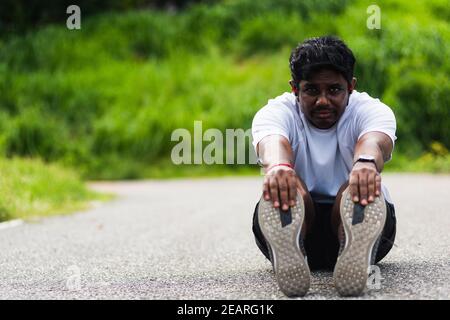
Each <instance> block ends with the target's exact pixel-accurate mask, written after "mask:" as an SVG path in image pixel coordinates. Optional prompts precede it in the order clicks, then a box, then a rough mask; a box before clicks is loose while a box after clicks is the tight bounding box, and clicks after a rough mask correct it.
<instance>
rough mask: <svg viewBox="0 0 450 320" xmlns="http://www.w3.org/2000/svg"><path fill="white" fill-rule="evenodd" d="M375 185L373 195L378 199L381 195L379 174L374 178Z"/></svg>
mask: <svg viewBox="0 0 450 320" xmlns="http://www.w3.org/2000/svg"><path fill="white" fill-rule="evenodd" d="M375 184H376V187H375V194H376V196H377V197H379V196H380V195H381V176H380V175H379V174H377V175H376V177H375Z"/></svg>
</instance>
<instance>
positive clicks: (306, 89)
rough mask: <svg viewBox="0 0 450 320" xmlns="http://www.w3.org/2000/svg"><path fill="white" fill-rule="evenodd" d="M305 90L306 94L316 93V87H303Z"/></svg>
mask: <svg viewBox="0 0 450 320" xmlns="http://www.w3.org/2000/svg"><path fill="white" fill-rule="evenodd" d="M305 92H306V93H308V94H315V93H317V89H316V88H305Z"/></svg>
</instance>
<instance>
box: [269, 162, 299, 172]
mask: <svg viewBox="0 0 450 320" xmlns="http://www.w3.org/2000/svg"><path fill="white" fill-rule="evenodd" d="M278 166H282V167H289V168H291V169H294V167H293V166H292V164H290V163H278V164H274V165H273V166H270V167H269V168H268V169H267V171H266V172H269V171H270V170H272V169H273V168H275V167H278Z"/></svg>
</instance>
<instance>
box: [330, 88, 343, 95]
mask: <svg viewBox="0 0 450 320" xmlns="http://www.w3.org/2000/svg"><path fill="white" fill-rule="evenodd" d="M341 91H342V88H331V89H330V92H331V93H333V94H336V93H339V92H341Z"/></svg>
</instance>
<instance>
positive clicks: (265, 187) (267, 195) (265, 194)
mask: <svg viewBox="0 0 450 320" xmlns="http://www.w3.org/2000/svg"><path fill="white" fill-rule="evenodd" d="M263 197H264V200H266V201H268V200H270V193H269V179H268V178H267V177H265V178H264V183H263Z"/></svg>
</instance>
